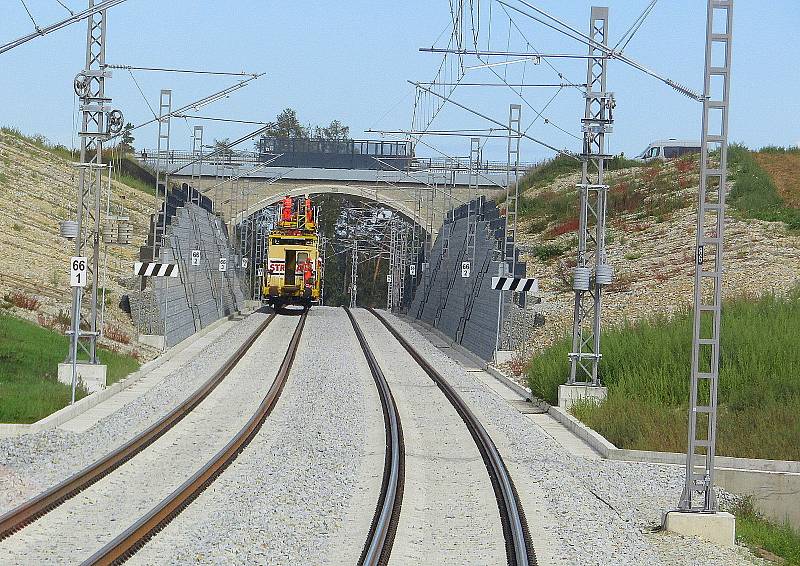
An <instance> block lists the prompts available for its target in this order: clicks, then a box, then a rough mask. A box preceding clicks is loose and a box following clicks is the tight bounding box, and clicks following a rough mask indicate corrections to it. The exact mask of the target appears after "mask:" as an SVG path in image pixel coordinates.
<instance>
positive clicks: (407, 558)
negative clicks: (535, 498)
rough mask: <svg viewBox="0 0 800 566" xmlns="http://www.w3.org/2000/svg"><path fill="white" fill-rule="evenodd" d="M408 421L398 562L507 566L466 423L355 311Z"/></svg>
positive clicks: (395, 551) (382, 331)
mask: <svg viewBox="0 0 800 566" xmlns="http://www.w3.org/2000/svg"><path fill="white" fill-rule="evenodd" d="M355 316H356V319H357V320H358V323H359V325H360V326H361V328H362V330H363V331H364V334H365V335H366V337H367V341H368V343H369V345H370V348H371V349H372V351H373V352H374V354H375V357H376V359H377V360H378V363H379V364H380V366H381V368H382V369H383V372H384V374H385V375H386V380H387V381H388V382H389V387H390V388H391V390H392V395H393V396H394V398H395V401H396V403H397V408H398V411H399V412H400V420H401V422H402V423H403V436H404V439H405V451H406V466H405V469H406V482H405V489H404V494H403V507H402V511H401V513H400V521H399V524H398V527H397V536H396V538H395V541H394V546H393V548H392V560H393V561H397V562H396V563H398V564H470V565H484V564H485V565H490V564H503V563H505V561H506V549H505V539H504V538H503V530H502V526H501V523H500V514H499V511H498V508H497V501H496V499H495V494H494V490H493V489H492V484H491V479H490V478H489V474H488V472H487V471H486V465H485V464H484V462H483V459H482V458H481V455H480V452H479V451H478V448H477V446H476V444H475V441H474V440H473V438H472V436H471V435H470V433H469V430H468V429H467V427H466V425H465V424H464V421H463V420H462V419H461V417H460V416H459V414H458V413H457V412H456V410H455V409H454V408H453V406H452V405H451V403H450V401H448V400H447V398H446V397H445V396H444V394H443V393H442V392H441V390H440V389H439V387H438V386H437V385H436V384H435V383H434V382H433V380H431V378H430V377H429V376H428V374H427V373H425V371H424V370H423V369H422V368H421V367H420V366H419V365H418V364H417V363H416V362H415V361H414V359H413V358H412V357H411V355H410V354H409V353H408V352H406V350H405V349H404V348H403V346H402V345H401V344H400V343H399V342H397V340H396V339H395V338H394V337H393V336H392V335H391V334H390V333H389V331H388V330H387V329H386V328H385V327H384V326H383V325H382V324H381V322H380V321H379V320H378V319H377V318H375V317H374V316H373V315H372V314H370V313H369V312H367V311H364V310H361V309H359V310H358V311H356V313H355Z"/></svg>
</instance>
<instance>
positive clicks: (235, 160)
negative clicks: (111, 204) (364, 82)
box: [137, 149, 537, 175]
mask: <svg viewBox="0 0 800 566" xmlns="http://www.w3.org/2000/svg"><path fill="white" fill-rule="evenodd" d="M157 156H158V151H157V150H151V149H143V150H141V151H140V152H139V153H138V154H137V157H138V158H139V159H140V160H142V161H145V162H151V161H155V159H156V157H157ZM273 157H276V155H275V154H271V153H256V152H253V151H231V152H229V153H226V154H224V155H214V156H209V157H203V163H204V164H205V165H210V166H216V165H219V166H222V167H243V166H246V165H257V164H259V163H263V162H265V161H268V160H270V159H272V158H273ZM364 157H366V156H364ZM160 158H161V162H162V163H167V164H168V165H181V164H188V163H190V162H192V161H194V160H195V159H197V156H196V155H195V154H193V153H192V152H190V151H181V150H170V151H168V152H165V151H162V152H161V156H160ZM295 161H296V160H295ZM370 161H371V162H375V165H374V166H372V167H364V168H365V169H376V168H378V167H380V166H381V162H385V163H383V165H382V166H383V167H385V168H386V169H399V170H405V171H409V172H421V171H433V172H458V173H469V172H470V170H471V168H470V160H469V158H467V157H456V158H432V157H401V156H394V157H381V158H380V159H379V160H375V159H372V160H370ZM315 162H316V163H324V161H319V160H309V164H307V165H303V164H300V163H297V162H293V163H292V165H290V166H291V167H308V168H312V169H315V168H326V167H320V166H319V165H316V166H315V165H314V163H315ZM535 165H537V164H535V163H520V169H521V170H522V171H525V170H527V169H530V168H532V167H534V166H535ZM273 167H286V165H281V164H280V162H279V161H278V162H276V164H275V165H273ZM507 167H508V164H507V163H506V162H505V161H481V162H479V163H478V164H477V167H476V169H477V172H478V173H479V174H486V175H499V174H505V172H506V170H507ZM334 168H336V167H334ZM340 168H341V167H340ZM352 168H353V169H360V168H361V167H352Z"/></svg>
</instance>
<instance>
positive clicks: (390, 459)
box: [345, 307, 405, 566]
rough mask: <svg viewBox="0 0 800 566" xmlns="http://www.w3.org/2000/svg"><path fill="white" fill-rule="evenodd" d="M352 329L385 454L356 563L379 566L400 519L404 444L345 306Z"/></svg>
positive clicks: (380, 378)
mask: <svg viewBox="0 0 800 566" xmlns="http://www.w3.org/2000/svg"><path fill="white" fill-rule="evenodd" d="M345 312H346V313H347V316H348V317H349V318H350V323H351V324H352V325H353V330H354V331H355V333H356V337H357V338H358V342H359V344H361V349H362V350H363V352H364V357H365V358H366V359H367V365H369V369H370V371H371V372H372V377H373V379H374V380H375V385H376V386H377V388H378V394H379V395H380V398H381V406H382V407H383V422H384V426H385V429H386V457H385V459H384V463H383V484H382V485H381V494H380V497H379V499H378V505H377V507H376V509H375V516H374V517H373V519H372V525H371V526H370V530H369V535H368V536H367V542H366V544H365V545H364V550H363V551H362V552H361V558H360V559H359V561H358V564H359V566H379V565H380V566H383V565H386V564H388V563H389V556H390V555H391V552H392V545H393V543H394V536H395V533H396V532H397V525H398V522H399V520H400V509H401V507H402V504H403V486H404V483H405V447H404V443H403V428H402V426H401V423H400V413H399V412H398V410H397V405H396V404H395V402H394V397H393V396H392V391H391V389H389V383H388V382H387V381H386V376H384V375H383V371H382V370H381V368H380V365H378V360H376V359H375V355H374V354H373V353H372V350H371V349H370V347H369V344H368V343H367V339H366V337H365V336H364V333H363V332H362V330H361V328H360V327H359V325H358V322H356V319H355V317H354V316H353V313H352V312H351V311H350V309H349V308H347V307H345Z"/></svg>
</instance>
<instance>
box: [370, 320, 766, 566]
mask: <svg viewBox="0 0 800 566" xmlns="http://www.w3.org/2000/svg"><path fill="white" fill-rule="evenodd" d="M382 314H385V313H382ZM386 316H387V318H388V320H389V321H390V322H391V323H392V324H393V325H394V326H395V327H396V328H397V329H398V330H399V331H400V332H401V333H402V334H403V336H404V337H406V339H407V340H408V341H409V342H410V343H411V344H412V345H413V346H414V347H415V348H416V349H417V350H418V351H419V352H420V353H422V354H423V355H424V356H425V357H426V359H427V360H428V361H429V362H431V363H432V364H434V365H435V367H436V368H437V369H438V371H439V372H440V373H441V374H442V375H443V376H444V377H445V378H446V379H447V380H448V381H449V382H450V383H451V384H452V385H453V386H454V387H456V389H457V390H458V391H459V394H460V395H461V396H462V398H463V399H464V400H465V401H466V402H467V403H468V404H469V406H470V408H471V410H472V411H473V412H474V413H475V414H476V415H477V416H478V418H480V419H481V422H482V423H483V425H484V426H485V427H486V429H487V431H488V432H489V433H490V435H491V436H492V439H493V440H494V442H495V444H496V445H497V448H498V450H499V451H500V453H501V455H502V456H503V458H504V460H505V461H506V464H507V466H508V467H509V469H510V470H511V471H512V477H513V480H514V482H515V483H516V485H517V490H518V491H522V489H523V488H522V486H523V485H525V486H528V488H529V489H536V490H537V493H536V494H534V496H533V497H529V499H539V500H540V502H541V504H543V505H542V506H543V509H542V511H543V513H545V514H546V516H547V524H546V525H545V527H544V529H543V532H542V535H543V537H545V538H546V539H547V540H546V541H545V543H546V544H545V546H546V547H548V548H547V554H549V555H551V556H552V562H550V563H552V564H565V565H581V566H584V565H586V566H589V565H597V566H616V565H620V564H625V565H629V564H630V565H642V566H653V565H655V564H665V565H692V566H695V565H697V566H705V565H708V566H712V565H714V566H717V565H721V564H724V565H726V566H736V565H743V564H753V563H761V562H760V561H759V560H758V559H756V558H754V557H753V556H752V555H751V554H750V553H749V551H748V550H747V549H745V548H743V547H736V548H721V547H718V546H716V545H714V544H711V543H707V542H704V541H701V540H699V539H695V538H692V537H683V536H680V535H676V534H673V533H666V532H655V533H654V532H651V531H652V529H653V528H654V527H656V526H657V525H659V524H660V522H661V513H662V512H663V511H665V510H668V509H674V507H675V505H676V503H677V499H678V497H679V496H680V493H681V489H682V487H683V469H682V468H680V467H678V466H664V465H654V464H645V463H634V462H617V461H609V460H597V459H586V458H582V457H579V456H574V455H572V454H570V453H568V452H567V451H566V450H565V449H564V448H563V447H562V446H561V445H559V444H558V443H556V442H555V441H554V440H553V439H552V438H550V437H549V436H548V435H547V434H546V433H545V432H544V431H543V430H542V429H541V428H539V427H538V426H536V425H535V424H534V423H533V422H532V421H531V420H530V419H527V418H526V417H525V416H524V415H523V414H521V413H519V412H518V411H517V410H516V409H514V408H513V407H512V406H511V405H510V404H509V403H507V402H506V401H504V400H503V399H502V398H501V397H500V396H499V395H497V394H496V393H494V392H493V391H491V390H490V389H489V388H487V387H486V386H484V385H483V384H481V383H480V381H479V380H478V379H476V378H475V377H474V376H471V375H470V374H469V373H468V372H466V371H465V370H464V368H463V367H462V366H460V365H459V364H457V363H456V362H454V361H453V360H451V359H450V358H448V357H447V356H446V355H445V354H444V353H443V352H442V351H440V350H439V349H438V348H436V347H435V346H434V345H433V344H431V343H430V342H429V341H428V340H426V339H425V338H424V337H423V336H422V335H421V334H420V333H419V332H417V330H416V329H414V328H413V327H412V326H411V325H409V324H408V323H407V322H405V321H404V320H401V319H399V318H397V317H395V316H393V315H386ZM522 476H524V477H522ZM525 499H526V497H525V496H524V495H523V503H525ZM533 511H534V510H533V509H526V513H527V514H528V516H529V522H531V521H530V519H531V518H532V515H533ZM532 530H533V529H532ZM532 537H534V538H533V545H534V548H536V546H537V540H536V538H535V536H534V534H533V532H532ZM543 563H544V564H547V563H548V562H545V561H543Z"/></svg>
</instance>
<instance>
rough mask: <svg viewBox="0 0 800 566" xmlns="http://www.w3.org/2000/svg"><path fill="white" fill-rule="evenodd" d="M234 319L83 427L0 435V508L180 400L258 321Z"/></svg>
mask: <svg viewBox="0 0 800 566" xmlns="http://www.w3.org/2000/svg"><path fill="white" fill-rule="evenodd" d="M267 316H268V315H267V314H264V313H261V312H257V313H254V314H252V315H250V316H249V317H247V318H245V319H243V320H241V321H239V322H236V323H235V324H234V325H233V326H232V327H231V328H230V329H229V330H228V331H227V332H226V333H225V334H223V335H222V336H220V337H219V338H218V339H217V340H216V341H214V342H213V343H212V344H211V345H210V346H209V347H208V348H207V349H206V350H205V351H203V353H202V354H201V355H199V356H198V357H197V358H195V359H194V360H193V361H191V362H190V363H188V364H186V365H184V366H183V367H182V368H180V369H179V370H177V371H175V372H174V373H173V374H172V375H170V376H168V377H166V378H164V380H163V381H161V382H160V383H159V384H157V385H156V386H155V387H153V388H152V389H150V390H149V391H148V392H147V393H145V394H144V395H142V396H141V397H139V398H137V399H135V400H133V401H132V402H130V403H128V404H127V405H125V406H124V407H123V408H122V409H120V410H119V411H116V412H114V413H113V414H111V415H109V416H108V417H106V418H104V419H102V420H101V421H100V422H98V423H97V424H96V425H95V426H93V427H91V428H90V429H88V430H87V431H85V432H83V433H73V432H68V431H64V430H60V429H52V430H46V431H42V432H38V433H34V434H26V435H22V436H17V437H10V438H3V439H0V513H4V512H6V511H8V510H10V509H12V508H13V507H15V506H16V505H19V504H20V503H22V502H23V501H24V500H25V499H27V498H28V497H31V496H33V495H35V494H37V493H39V492H41V491H44V490H45V489H47V488H49V487H51V486H53V485H55V484H57V483H59V482H61V481H63V480H64V479H66V478H67V477H69V476H70V475H72V474H74V473H76V472H78V471H80V470H81V469H83V468H84V467H86V466H88V465H89V464H91V463H92V462H94V461H95V460H97V459H99V458H100V457H102V456H104V455H106V454H107V453H109V452H110V451H111V450H112V449H113V448H116V447H117V446H121V445H122V444H124V443H125V442H127V441H128V440H130V439H131V438H133V437H134V436H136V435H137V434H138V433H140V432H141V431H143V430H145V429H146V428H147V427H148V426H150V425H152V424H153V423H154V422H156V421H157V420H158V419H160V418H161V417H163V416H164V415H166V414H167V413H168V412H169V411H170V410H171V409H173V408H174V407H175V406H176V405H178V404H180V403H181V402H182V401H183V400H184V399H186V398H187V397H188V396H189V395H190V394H191V393H192V392H194V391H195V390H196V389H197V388H198V387H199V386H200V385H201V384H202V383H204V382H205V381H206V380H207V379H208V378H209V377H210V376H211V374H212V373H213V372H214V371H216V370H217V369H218V368H220V367H221V366H222V364H223V363H224V361H225V360H226V359H227V358H228V357H229V356H231V355H232V354H233V353H234V352H235V351H236V349H237V348H238V347H239V346H240V345H241V343H242V342H243V341H244V340H245V338H246V337H247V336H249V335H251V334H252V333H253V332H254V331H255V330H256V328H257V327H258V326H259V325H260V324H261V323H262V322H263V321H264V319H265V318H266V317H267Z"/></svg>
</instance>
